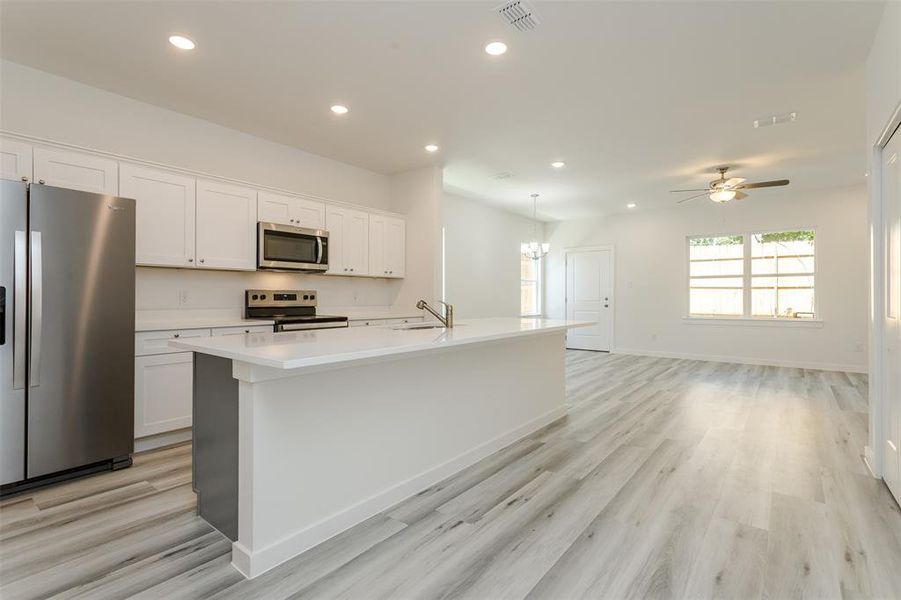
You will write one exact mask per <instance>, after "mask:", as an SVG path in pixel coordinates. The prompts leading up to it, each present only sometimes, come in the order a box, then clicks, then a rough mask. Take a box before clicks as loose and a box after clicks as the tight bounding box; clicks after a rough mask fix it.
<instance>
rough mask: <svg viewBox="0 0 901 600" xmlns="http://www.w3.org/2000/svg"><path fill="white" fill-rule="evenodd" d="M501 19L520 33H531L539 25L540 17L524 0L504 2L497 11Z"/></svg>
mask: <svg viewBox="0 0 901 600" xmlns="http://www.w3.org/2000/svg"><path fill="white" fill-rule="evenodd" d="M495 10H496V11H497V14H499V15H500V16H501V18H502V19H503V20H504V21H506V22H507V23H509V24H510V25H512V26H513V27H515V28H516V29H517V30H518V31H530V30H532V29H535V27H536V26H537V25H538V23H539V21H538V15H536V14H535V9H533V8H532V7H531V6H529V5H528V4H526V3H525V2H523V1H522V0H512V1H511V2H504V3H503V4H501V5H500V6H498V7H497V8H496V9H495Z"/></svg>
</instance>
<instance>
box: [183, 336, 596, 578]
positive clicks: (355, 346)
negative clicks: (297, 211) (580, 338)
mask: <svg viewBox="0 0 901 600" xmlns="http://www.w3.org/2000/svg"><path fill="white" fill-rule="evenodd" d="M427 325H431V326H432V327H431V328H426V326H427ZM435 325H437V324H416V325H413V326H402V327H393V328H392V327H362V328H352V329H330V330H319V331H296V332H284V333H251V334H247V335H244V336H229V337H219V338H196V339H184V340H178V341H172V342H170V344H171V345H172V346H174V347H176V348H179V349H182V350H190V351H192V352H194V353H195V355H194V358H195V360H194V448H193V452H194V463H193V468H194V489H195V491H196V492H197V495H198V513H199V514H200V515H201V516H202V517H203V518H204V519H206V520H207V521H208V522H210V523H211V524H212V525H213V526H214V527H216V528H217V529H219V530H220V531H221V532H222V533H223V534H225V535H227V536H228V537H229V538H231V539H232V541H233V544H232V564H233V565H234V566H235V567H236V568H237V569H238V570H239V571H241V573H242V574H244V575H245V576H246V577H255V576H257V575H259V574H260V573H263V572H265V571H267V570H269V569H271V568H272V567H274V566H276V565H278V564H280V563H282V562H284V561H286V560H288V559H290V558H291V557H293V556H296V555H298V554H300V553H301V552H304V551H305V550H308V549H309V548H311V547H313V546H315V545H316V544H319V543H320V542H323V541H325V540H327V539H329V538H330V537H332V536H334V535H336V534H338V533H340V532H341V531H343V530H345V529H348V528H349V527H352V526H353V525H355V524H357V523H359V522H361V521H363V520H365V519H367V518H369V517H371V516H373V515H375V514H377V513H379V512H381V511H383V510H385V509H387V508H389V507H391V506H393V505H394V504H396V503H398V502H400V501H401V500H404V499H405V498H407V497H409V496H412V495H414V494H416V493H418V492H420V491H422V490H424V489H425V488H427V487H429V486H430V485H433V484H435V483H437V482H439V481H441V480H442V479H444V478H446V477H448V476H450V475H452V474H454V473H456V472H457V471H460V470H461V469H463V468H465V467H467V466H469V465H471V464H473V463H475V462H477V461H479V460H480V459H482V458H484V457H486V456H488V455H489V454H491V453H493V452H495V451H497V450H499V449H500V448H503V447H504V446H507V445H509V444H510V443H512V442H514V441H516V440H517V439H519V438H521V437H523V436H526V435H528V434H530V433H532V432H534V431H536V430H537V429H540V428H541V427H543V426H545V425H547V424H549V423H551V422H553V421H555V420H557V419H559V418H560V417H562V416H563V415H564V414H565V412H566V407H565V381H564V349H565V335H566V330H567V329H569V328H572V327H578V326H581V325H588V323H577V322H573V321H559V320H547V319H518V318H497V319H475V320H469V321H462V322H460V323H458V324H457V325H456V327H454V328H453V329H445V328H443V327H440V326H439V327H435Z"/></svg>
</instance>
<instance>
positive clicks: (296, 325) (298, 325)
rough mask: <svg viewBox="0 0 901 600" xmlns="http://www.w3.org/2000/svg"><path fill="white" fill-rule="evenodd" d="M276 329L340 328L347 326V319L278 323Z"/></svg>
mask: <svg viewBox="0 0 901 600" xmlns="http://www.w3.org/2000/svg"><path fill="white" fill-rule="evenodd" d="M277 327H278V329H277V330H276V331H301V330H304V329H338V328H340V327H347V321H335V322H332V323H285V324H283V325H278V326H277Z"/></svg>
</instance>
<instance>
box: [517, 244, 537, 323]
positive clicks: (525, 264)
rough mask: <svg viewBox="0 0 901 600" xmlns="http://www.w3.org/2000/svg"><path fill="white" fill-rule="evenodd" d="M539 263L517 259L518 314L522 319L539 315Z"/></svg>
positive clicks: (532, 260) (525, 257)
mask: <svg viewBox="0 0 901 600" xmlns="http://www.w3.org/2000/svg"><path fill="white" fill-rule="evenodd" d="M541 261H542V259H540V258H538V259H535V258H529V257H528V256H522V255H520V257H519V312H520V314H521V315H522V316H524V317H537V316H540V315H541Z"/></svg>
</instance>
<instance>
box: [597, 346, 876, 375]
mask: <svg viewBox="0 0 901 600" xmlns="http://www.w3.org/2000/svg"><path fill="white" fill-rule="evenodd" d="M611 354H630V355H635V356H656V357H660V358H684V359H687V360H706V361H709V362H721V363H738V364H742V365H763V366H767V367H792V368H796V369H815V370H817V371H846V372H848V373H866V372H867V367H866V366H863V365H840V364H836V363H821V362H811V361H796V360H775V359H770V358H749V357H746V356H718V355H714V354H690V353H687V352H664V351H659V350H633V349H629V348H614V349H613V350H612V351H611Z"/></svg>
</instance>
